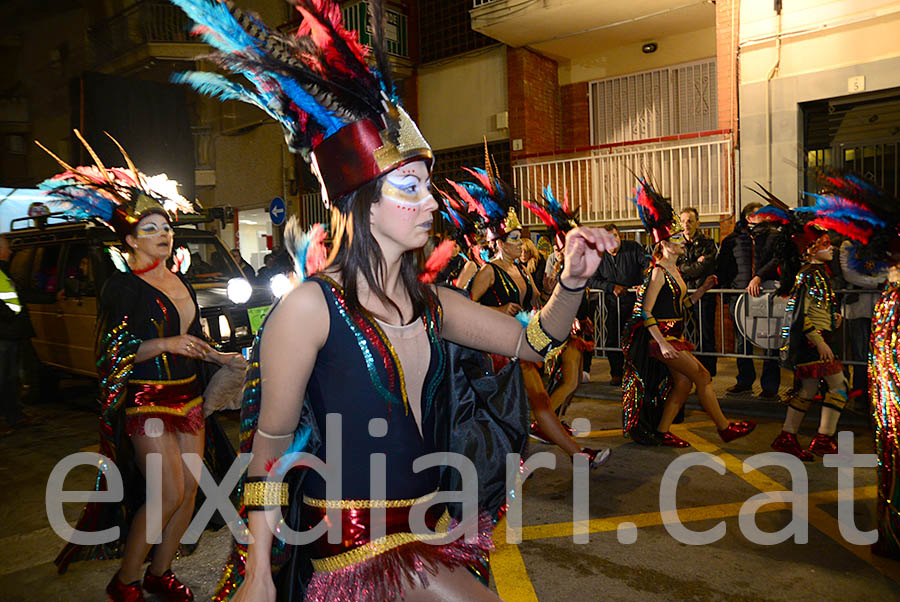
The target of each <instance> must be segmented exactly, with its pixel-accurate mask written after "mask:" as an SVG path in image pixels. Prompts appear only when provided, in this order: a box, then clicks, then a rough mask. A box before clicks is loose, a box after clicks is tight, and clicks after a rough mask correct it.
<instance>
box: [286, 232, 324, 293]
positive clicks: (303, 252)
mask: <svg viewBox="0 0 900 602" xmlns="http://www.w3.org/2000/svg"><path fill="white" fill-rule="evenodd" d="M325 235H326V232H325V226H324V225H322V224H313V225H312V226H311V227H310V229H309V231H308V232H304V231H303V228H302V227H301V226H300V222H299V220H298V219H297V218H296V217H295V216H291V219H289V220H288V223H287V226H285V229H284V248H285V249H287V252H288V254H289V255H290V256H291V258H292V259H293V261H294V273H295V274H297V279H298V280H299V281H300V282H303V281H305V280H306V279H307V278H309V277H310V276H311V275H312V274H315V273H316V272H318V271H319V270H321V269H322V268H324V267H325V264H326V263H327V259H328V249H327V248H326V247H325Z"/></svg>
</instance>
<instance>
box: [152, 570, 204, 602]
mask: <svg viewBox="0 0 900 602" xmlns="http://www.w3.org/2000/svg"><path fill="white" fill-rule="evenodd" d="M144 589H145V590H147V591H148V592H150V593H151V594H156V595H158V596H159V597H161V598H163V599H164V600H166V601H167V602H191V601H192V600H193V599H194V593H193V592H192V591H191V589H190V588H189V587H188V586H186V585H185V584H184V583H182V582H181V581H179V580H178V577H176V576H175V573H173V572H172V570H171V569H169V570H168V571H166V572H165V573H163V574H162V575H159V576H156V575H154V574H153V573H151V572H150V567H147V572H146V573H144Z"/></svg>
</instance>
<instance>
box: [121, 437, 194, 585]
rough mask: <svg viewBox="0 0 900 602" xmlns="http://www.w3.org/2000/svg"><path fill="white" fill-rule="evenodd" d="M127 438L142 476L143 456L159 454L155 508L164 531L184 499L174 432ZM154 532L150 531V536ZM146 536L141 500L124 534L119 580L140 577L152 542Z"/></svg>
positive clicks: (134, 579)
mask: <svg viewBox="0 0 900 602" xmlns="http://www.w3.org/2000/svg"><path fill="white" fill-rule="evenodd" d="M131 442H132V443H133V444H134V450H135V456H136V459H137V462H138V466H139V467H140V469H141V472H142V473H144V478H147V456H148V455H149V454H159V455H161V456H162V479H160V480H161V483H160V485H161V488H162V491H161V494H160V499H161V500H162V506H161V508H160V509H159V510H160V517H161V525H160V526H161V527H162V529H163V532H165V529H166V527H167V525H168V523H169V521H170V520H171V518H172V516H173V515H174V514H175V512H176V511H177V510H178V508H179V507H180V506H181V502H182V500H183V499H184V477H183V475H182V463H181V448H180V447H179V445H178V439H177V436H176V435H175V433H172V432H169V431H165V432H163V434H162V435H160V436H158V437H147V436H144V435H134V436H133V437H131ZM156 479H159V476H158V475H151V476H150V478H149V479H148V480H150V481H151V483H152V482H153V481H154V480H156ZM151 502H152V500H151ZM155 535H156V534H153V536H154V537H155ZM147 539H148V537H147V505H146V504H144V505H143V506H141V508H140V509H139V510H138V511H137V513H135V516H134V519H133V520H132V521H131V526H130V529H129V531H128V538H127V539H126V541H125V549H124V550H123V552H122V565H121V567H120V568H119V574H118V579H119V581H121V582H122V583H131V582H133V581H137V580H139V579H140V578H141V566H143V564H144V560H145V559H146V558H147V553H148V552H149V551H150V547H151V546H152V545H153V544H152V542H148V541H147Z"/></svg>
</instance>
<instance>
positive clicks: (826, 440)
mask: <svg viewBox="0 0 900 602" xmlns="http://www.w3.org/2000/svg"><path fill="white" fill-rule="evenodd" d="M809 451H811V452H812V453H814V454H816V455H817V456H824V455H825V454H836V453H838V446H837V441H836V440H835V438H834V437H832V436H831V435H823V434H822V433H818V434H816V436H815V437H813V440H812V441H810V443H809Z"/></svg>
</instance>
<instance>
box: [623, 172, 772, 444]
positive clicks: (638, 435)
mask: <svg viewBox="0 0 900 602" xmlns="http://www.w3.org/2000/svg"><path fill="white" fill-rule="evenodd" d="M632 202H633V203H634V204H635V205H636V206H637V208H638V215H639V216H640V218H641V223H643V225H644V229H646V230H647V232H648V233H649V234H650V236H651V238H652V240H653V244H654V247H653V262H652V264H651V268H650V272H649V274H648V275H647V279H646V280H645V281H644V284H643V285H641V287H640V288H639V289H638V294H637V302H636V303H635V306H634V313H633V315H632V319H631V321H630V323H629V324H628V326H626V327H625V337H624V339H623V344H622V351H623V352H624V354H625V375H624V378H623V380H622V389H623V391H624V396H623V399H622V401H623V407H624V410H625V419H624V430H625V434H626V435H628V436H630V437H632V438H633V439H634V440H635V441H636V442H638V443H641V444H644V445H665V446H668V447H689V446H690V444H689V443H688V442H687V441H685V440H683V439H681V438H680V437H678V436H676V435H674V434H672V433H671V432H670V431H669V428H670V427H671V425H672V421H673V420H674V419H675V416H676V414H678V410H679V409H680V408H681V406H683V405H684V402H685V400H686V399H687V396H688V395H689V394H690V392H691V387H692V386H696V388H697V397H698V398H699V400H700V405H702V406H703V409H704V410H706V413H707V414H709V416H710V418H712V419H713V422H715V424H716V429H717V430H718V431H719V436H720V437H721V438H722V440H723V441H726V442H727V441H732V440H734V439H737V438H738V437H743V436H745V435H747V434H749V433H750V431H752V430H753V429H754V428H755V427H756V424H754V423H753V422H751V421H745V422H728V420H727V419H726V418H725V416H724V414H722V409H721V408H720V407H719V400H718V399H717V398H716V393H715V391H713V388H712V382H711V378H710V376H709V372H708V371H707V370H706V368H704V367H703V365H702V364H701V363H700V362H699V361H698V360H697V358H696V357H694V355H693V354H692V353H691V351H692V350H693V348H694V346H693V345H692V344H691V343H689V342H688V341H686V340H685V339H684V318H685V312H686V310H687V309H688V308H689V307H691V306H692V305H693V304H694V303H696V301H697V299H699V298H700V297H702V296H703V294H704V293H706V291H707V290H709V289H710V288H712V287H713V286H714V285H715V283H716V280H715V276H710V277H709V278H707V279H706V281H705V282H704V283H703V285H702V286H701V287H700V288H699V289H697V290H696V291H695V292H694V293H693V294H690V295H688V292H687V285H685V283H684V279H683V278H682V277H681V273H680V272H679V271H678V266H677V260H678V257H679V256H680V255H681V254H683V253H684V233H683V228H682V225H681V220H680V219H679V218H678V214H676V213H675V212H674V211H673V210H672V205H671V204H670V203H669V200H668V199H667V198H665V197H663V196H662V195H661V194H660V193H658V192H657V191H656V190H654V189H653V187H652V186H651V185H650V184H649V182H647V181H646V180H645V179H643V178H639V184H638V187H637V189H636V190H635V193H634V198H633V199H632Z"/></svg>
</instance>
